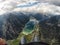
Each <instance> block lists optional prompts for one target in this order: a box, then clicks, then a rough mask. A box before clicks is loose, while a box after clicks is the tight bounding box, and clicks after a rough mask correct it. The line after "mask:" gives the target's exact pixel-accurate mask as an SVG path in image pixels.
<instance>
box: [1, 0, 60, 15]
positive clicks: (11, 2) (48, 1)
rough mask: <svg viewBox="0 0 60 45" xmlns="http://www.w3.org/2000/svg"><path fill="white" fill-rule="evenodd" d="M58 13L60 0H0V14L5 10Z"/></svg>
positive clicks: (59, 12)
mask: <svg viewBox="0 0 60 45" xmlns="http://www.w3.org/2000/svg"><path fill="white" fill-rule="evenodd" d="M13 11H16V12H19V11H25V12H34V11H35V12H39V13H45V14H46V13H51V14H57V15H59V14H60V0H0V15H2V14H4V13H7V12H13Z"/></svg>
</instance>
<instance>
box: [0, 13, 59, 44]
mask: <svg viewBox="0 0 60 45" xmlns="http://www.w3.org/2000/svg"><path fill="white" fill-rule="evenodd" d="M30 16H33V17H35V18H36V19H37V20H38V21H39V22H40V23H39V31H40V32H39V34H40V35H39V36H40V41H42V42H46V43H49V44H50V45H53V44H55V43H60V15H55V16H53V15H52V16H50V14H48V16H46V15H43V14H40V13H36V14H34V13H26V14H25V13H22V12H19V13H16V12H15V13H8V14H5V15H0V17H1V18H0V38H4V39H6V40H7V42H8V44H10V45H19V43H20V40H21V37H22V36H23V34H22V30H23V28H24V26H25V24H26V23H27V22H28V21H29V18H30ZM37 28H38V27H37ZM34 32H35V31H34ZM33 34H34V33H31V34H29V35H25V37H26V38H27V42H30V40H31V38H32V37H33Z"/></svg>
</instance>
